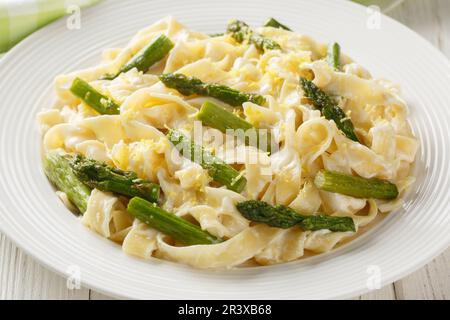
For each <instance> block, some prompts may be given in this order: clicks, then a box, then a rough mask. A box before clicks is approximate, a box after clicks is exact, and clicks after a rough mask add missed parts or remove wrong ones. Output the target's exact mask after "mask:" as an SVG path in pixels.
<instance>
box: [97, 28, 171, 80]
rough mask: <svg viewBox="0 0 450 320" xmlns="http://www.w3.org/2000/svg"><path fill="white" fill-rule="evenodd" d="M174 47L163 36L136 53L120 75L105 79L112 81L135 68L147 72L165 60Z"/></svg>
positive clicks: (120, 71) (108, 76) (107, 76)
mask: <svg viewBox="0 0 450 320" xmlns="http://www.w3.org/2000/svg"><path fill="white" fill-rule="evenodd" d="M173 46H174V45H173V43H172V41H170V39H169V38H168V37H166V36H165V35H163V34H162V35H160V36H159V37H158V38H157V39H156V40H155V41H153V42H151V43H149V44H148V45H147V46H145V47H144V48H142V49H141V50H140V51H139V52H138V53H136V55H135V56H134V57H133V58H131V60H130V61H128V62H127V63H126V64H125V65H124V66H122V68H120V70H119V72H118V73H116V74H114V75H106V76H105V77H103V79H105V80H112V79H114V78H116V77H117V76H118V75H119V74H121V73H122V72H127V71H129V70H131V69H133V68H136V69H137V70H138V71H142V72H146V71H147V70H148V69H149V68H150V67H151V66H152V65H154V64H155V63H156V62H158V61H159V60H161V59H163V58H164V57H165V56H166V55H167V54H168V53H169V51H170V50H172V48H173Z"/></svg>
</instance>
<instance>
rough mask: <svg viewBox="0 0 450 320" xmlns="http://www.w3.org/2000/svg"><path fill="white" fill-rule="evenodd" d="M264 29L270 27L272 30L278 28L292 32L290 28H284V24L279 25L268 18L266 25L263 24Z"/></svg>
mask: <svg viewBox="0 0 450 320" xmlns="http://www.w3.org/2000/svg"><path fill="white" fill-rule="evenodd" d="M264 27H272V28H278V29H284V30H288V31H292V30H291V29H290V28H288V27H286V26H285V25H284V24H281V23H280V22H278V21H277V20H275V19H274V18H269V19H268V20H267V21H266V23H265V24H264Z"/></svg>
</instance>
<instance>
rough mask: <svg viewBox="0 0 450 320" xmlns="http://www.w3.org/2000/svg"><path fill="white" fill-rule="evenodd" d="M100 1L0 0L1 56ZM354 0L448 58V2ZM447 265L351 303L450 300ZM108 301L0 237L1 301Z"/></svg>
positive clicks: (446, 256) (444, 258)
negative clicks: (76, 10) (69, 285)
mask: <svg viewBox="0 0 450 320" xmlns="http://www.w3.org/2000/svg"><path fill="white" fill-rule="evenodd" d="M103 1H108V0H103ZM150 1H151V0H150ZM186 1H189V0H186ZM243 1H245V0H243ZM330 1H332V0H330ZM347 1H350V0H347ZM99 2H101V0H0V52H6V51H8V50H9V49H10V48H11V47H13V46H14V45H15V44H16V43H17V42H19V41H20V40H21V39H23V38H24V37H26V36H27V35H28V34H30V33H32V32H33V31H35V30H37V29H38V28H40V27H42V26H44V25H46V24H47V23H49V22H51V21H53V20H55V19H57V18H59V17H61V16H63V15H65V14H68V13H72V12H71V11H70V10H68V9H70V4H72V5H76V6H77V8H85V7H89V6H93V5H96V4H97V3H99ZM354 2H358V3H361V4H363V5H366V6H370V5H377V6H379V7H380V9H381V11H383V12H384V13H385V14H387V15H389V16H390V17H392V18H394V19H396V20H398V21H399V22H401V23H403V24H405V25H406V26H408V27H409V28H411V29H412V30H414V31H416V32H417V33H419V34H420V35H421V36H422V37H424V38H425V39H427V40H428V41H429V42H430V43H432V44H433V45H434V46H435V47H437V48H438V49H439V50H441V51H442V52H443V53H444V54H445V55H446V56H447V57H449V58H450V0H354ZM124 5H126V4H125V1H124ZM72 9H74V8H72ZM399 45H401V39H399ZM0 55H1V54H0ZM406 59H407V57H406ZM424 59H426V57H424ZM0 60H1V59H0ZM0 72H1V67H0ZM449 82H450V81H449ZM449 266H450V249H447V251H445V252H444V253H443V254H441V255H440V256H439V257H437V258H436V259H434V260H433V261H432V262H430V263H429V264H428V265H426V266H424V267H423V268H421V269H419V270H417V271H416V272H414V273H413V274H411V275H409V276H407V277H405V278H403V279H400V280H398V281H396V282H394V283H392V284H389V285H387V286H385V287H383V288H381V289H379V290H375V291H372V292H370V293H367V294H364V295H362V296H358V297H355V299H439V300H446V299H450V268H449ZM109 298H110V297H107V296H104V295H102V294H101V293H99V292H96V291H95V290H91V289H88V288H81V289H79V290H68V289H67V287H66V279H64V278H63V277H61V276H59V275H57V274H55V273H53V272H51V271H49V270H47V269H46V268H44V267H42V266H41V265H40V264H38V263H37V262H36V261H35V260H34V259H33V258H32V257H30V256H28V255H27V254H25V253H24V252H23V251H22V250H21V249H19V248H17V247H16V246H15V245H14V244H13V243H12V242H11V241H10V240H9V239H8V238H7V237H6V236H5V235H3V234H1V233H0V299H92V300H95V299H109Z"/></svg>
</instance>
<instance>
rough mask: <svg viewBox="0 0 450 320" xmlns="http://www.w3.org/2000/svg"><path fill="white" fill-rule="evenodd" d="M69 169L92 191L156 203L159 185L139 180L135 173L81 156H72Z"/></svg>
mask: <svg viewBox="0 0 450 320" xmlns="http://www.w3.org/2000/svg"><path fill="white" fill-rule="evenodd" d="M70 167H71V168H72V170H73V173H74V174H75V176H76V177H77V178H78V179H79V180H80V181H81V182H82V183H84V184H85V185H87V186H89V187H90V188H92V189H94V188H96V189H99V190H102V191H111V192H115V193H118V194H122V195H125V196H129V197H134V196H138V197H141V198H144V199H146V200H149V201H151V202H157V201H158V198H159V189H160V188H159V185H157V184H155V183H152V182H150V181H147V180H143V179H139V178H138V177H137V174H136V173H135V172H132V171H123V170H120V169H116V168H113V167H111V166H108V165H107V164H104V163H100V162H98V161H95V160H93V159H87V158H85V157H83V156H81V155H74V156H72V158H71V161H70Z"/></svg>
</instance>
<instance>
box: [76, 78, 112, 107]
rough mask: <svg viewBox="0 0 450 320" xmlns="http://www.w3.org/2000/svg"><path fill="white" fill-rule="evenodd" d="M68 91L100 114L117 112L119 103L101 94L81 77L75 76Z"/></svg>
mask: <svg viewBox="0 0 450 320" xmlns="http://www.w3.org/2000/svg"><path fill="white" fill-rule="evenodd" d="M70 91H71V92H72V93H73V94H74V95H76V96H77V97H78V98H80V99H81V100H83V102H84V103H86V104H87V105H88V106H90V107H92V108H94V109H95V110H96V111H97V112H98V113H100V114H119V113H120V111H119V105H118V104H117V103H116V102H114V100H113V99H111V98H109V97H107V96H105V95H103V94H101V93H100V92H98V91H97V90H96V89H94V87H92V86H91V85H90V84H89V83H87V82H86V81H84V80H83V79H81V78H75V80H73V82H72V85H71V87H70Z"/></svg>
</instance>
